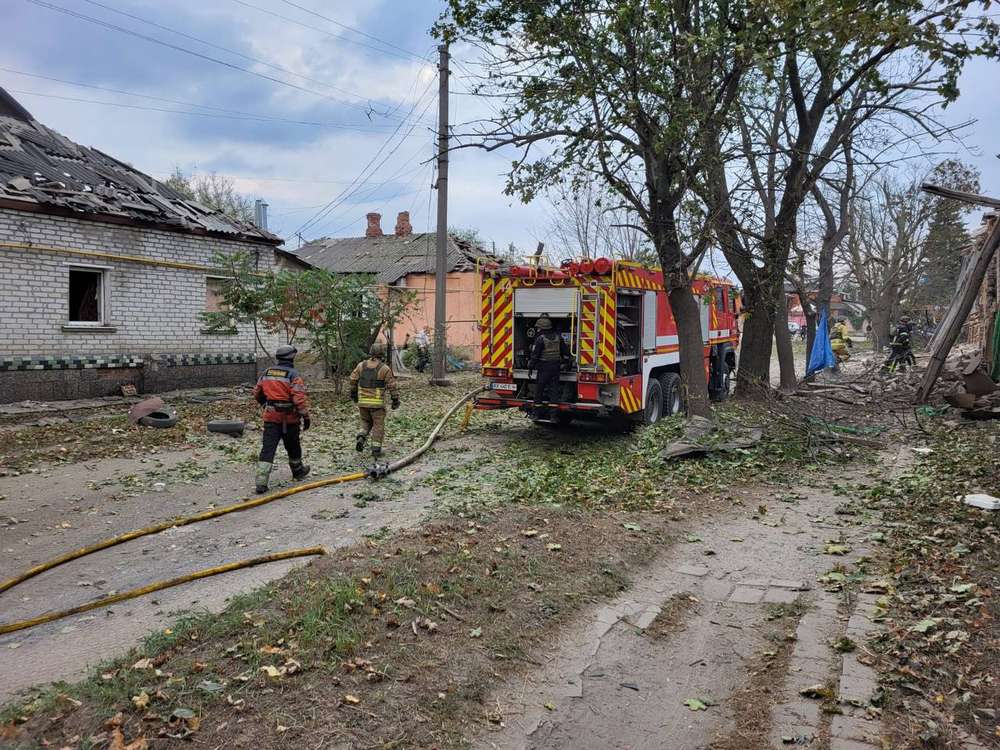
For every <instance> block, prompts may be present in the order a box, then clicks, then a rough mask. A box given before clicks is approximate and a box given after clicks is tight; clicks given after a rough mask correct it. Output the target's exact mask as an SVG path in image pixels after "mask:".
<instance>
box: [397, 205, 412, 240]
mask: <svg viewBox="0 0 1000 750" xmlns="http://www.w3.org/2000/svg"><path fill="white" fill-rule="evenodd" d="M411 234H413V225H412V224H410V212H409V211H400V212H399V214H397V216H396V236H397V237H409V236H410V235H411Z"/></svg>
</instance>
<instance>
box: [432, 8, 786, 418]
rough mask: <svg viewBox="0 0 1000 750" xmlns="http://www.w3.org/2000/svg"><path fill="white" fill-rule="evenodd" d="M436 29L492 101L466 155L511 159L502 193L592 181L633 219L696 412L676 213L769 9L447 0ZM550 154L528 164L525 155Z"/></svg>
mask: <svg viewBox="0 0 1000 750" xmlns="http://www.w3.org/2000/svg"><path fill="white" fill-rule="evenodd" d="M449 8H450V15H449V16H448V17H447V18H445V19H442V22H441V23H439V25H438V28H437V32H438V33H439V34H440V35H441V36H442V37H443V38H444V39H446V40H449V41H450V40H463V41H467V42H470V43H471V44H473V45H476V46H477V47H478V48H479V49H480V50H481V51H482V54H483V55H484V57H485V63H484V66H483V67H484V70H486V71H488V73H487V75H486V76H485V77H484V78H483V79H482V80H481V81H480V82H479V85H478V86H477V87H476V90H477V93H486V94H488V95H490V96H492V97H495V99H494V100H496V101H500V102H502V109H501V110H500V112H499V113H498V114H497V116H496V117H495V118H491V119H489V120H485V121H480V122H479V123H477V124H476V125H477V126H474V127H472V132H471V133H469V134H466V136H465V137H467V139H468V141H469V142H468V143H467V144H463V145H466V146H474V147H479V148H483V149H486V150H494V149H498V148H502V147H506V146H512V147H516V148H518V149H519V150H520V153H519V155H518V157H517V158H516V159H515V160H514V162H513V164H512V168H511V171H510V173H509V178H508V183H507V192H508V194H512V195H515V194H516V195H519V196H520V197H521V198H522V200H524V201H525V202H527V201H530V200H531V199H532V198H533V197H535V196H536V195H537V194H539V193H540V192H542V191H544V190H546V189H548V188H551V187H552V186H554V185H556V184H558V183H559V182H561V181H564V180H565V181H567V183H568V184H567V189H569V190H570V191H571V192H579V190H580V189H581V188H582V187H583V186H584V185H585V184H586V183H587V182H588V181H599V183H600V184H601V185H602V187H604V186H606V189H607V190H608V191H609V192H611V193H613V194H614V195H615V196H616V197H617V198H618V199H619V200H620V202H621V204H622V205H623V206H626V207H627V208H628V210H629V211H631V212H632V213H633V214H634V216H635V217H636V223H637V225H638V226H640V227H641V228H642V231H643V232H644V233H645V235H646V236H647V237H648V238H649V241H650V243H651V245H652V246H653V248H654V249H655V250H656V254H657V258H658V260H659V263H660V266H661V267H662V269H663V277H664V287H665V290H666V292H667V294H668V297H669V300H670V306H671V308H672V310H673V314H674V319H675V320H676V322H677V332H678V338H679V345H680V377H681V381H682V384H683V386H684V387H685V388H686V391H687V394H686V395H687V404H688V412H689V413H691V414H698V415H708V414H710V413H711V408H710V406H709V403H708V396H707V384H706V378H705V370H704V359H703V342H702V334H701V323H700V312H699V303H698V300H697V299H696V298H695V295H694V294H693V292H692V288H691V281H692V266H693V265H694V264H695V263H696V262H697V260H698V258H700V257H701V255H702V254H703V253H704V251H705V249H706V248H707V236H705V235H704V234H703V233H702V234H701V235H700V236H701V239H700V240H699V243H698V245H696V246H695V247H685V246H684V244H683V243H682V237H681V234H680V232H679V228H678V224H679V221H680V217H679V213H680V208H681V206H682V204H683V203H684V202H685V200H687V199H689V191H690V188H691V187H692V179H693V177H694V176H696V175H698V174H700V172H701V171H702V169H703V167H704V164H705V160H706V158H707V157H709V156H711V155H712V153H713V152H712V151H711V149H710V147H711V145H712V144H713V143H715V142H716V141H717V140H718V139H719V138H720V135H721V134H722V133H724V132H727V129H728V128H729V127H730V126H731V124H732V117H731V114H732V106H733V102H734V101H735V99H736V95H737V93H738V92H739V88H740V83H741V80H742V78H743V76H744V74H745V73H746V71H747V70H748V69H749V68H750V67H751V66H752V65H753V64H754V61H755V56H756V54H757V53H758V52H759V53H761V54H764V53H766V50H767V48H768V46H769V45H768V44H767V41H768V40H767V39H766V37H767V36H768V34H769V33H770V27H771V25H772V22H773V19H774V18H775V14H774V13H773V12H772V8H770V7H768V5H767V3H759V2H749V1H748V0H718V1H713V0H690V1H689V2H686V3H666V2H660V1H659V0H656V1H653V0H615V1H613V0H534V1H533V2H526V1H525V0H449ZM541 142H546V143H547V145H548V147H549V148H550V151H549V152H548V153H545V154H539V155H538V156H536V154H535V152H534V151H533V146H535V145H536V144H539V143H541Z"/></svg>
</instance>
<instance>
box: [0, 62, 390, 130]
mask: <svg viewBox="0 0 1000 750" xmlns="http://www.w3.org/2000/svg"><path fill="white" fill-rule="evenodd" d="M0 70H2V71H4V72H6V73H13V74H15V75H19V76H27V77H29V78H38V79H41V80H43V81H53V82H55V83H62V84H66V85H67V86H79V87H81V88H87V89H94V90H96V91H107V92H109V93H112V94H124V95H125V96H135V97H139V98H140V99H149V100H151V101H156V102H165V103H167V104H179V105H181V106H183V107H198V108H201V109H210V110H213V111H215V112H223V113H225V114H229V115H241V116H242V119H248V120H260V121H263V122H286V123H290V124H293V125H314V126H317V127H325V128H346V129H349V130H357V131H358V132H362V133H367V132H370V131H371V130H373V129H384V128H390V127H392V126H391V125H375V124H374V123H373V124H370V125H350V124H348V123H339V122H318V121H313V120H294V119H291V118H288V117H276V116H274V115H264V114H258V113H256V112H245V111H243V110H239V109H228V108H226V107H215V106H213V105H211V104H198V103H196V102H185V101H182V100H179V99H169V98H167V97H163V96H152V95H150V94H140V93H137V92H135V91H126V90H124V89H116V88H110V87H108V86H97V85H95V84H92V83H83V82H82V81H68V80H66V79H63V78H55V77H53V76H46V75H41V74H39V73H28V72H26V71H23V70H15V69H14V68H6V67H3V66H0ZM21 93H27V94H34V95H35V96H54V95H53V94H43V93H38V92H32V91H26V92H21ZM79 101H89V102H93V103H94V104H108V105H111V106H116V104H115V103H114V102H101V101H97V100H91V99H80V100H79ZM133 106H137V105H133ZM147 109H150V110H151V111H161V112H177V114H192V115H203V116H207V115H208V113H205V112H181V111H179V110H169V109H163V110H161V109H154V108H153V107H148V108H147Z"/></svg>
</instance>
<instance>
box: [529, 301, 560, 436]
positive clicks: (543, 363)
mask: <svg viewBox="0 0 1000 750" xmlns="http://www.w3.org/2000/svg"><path fill="white" fill-rule="evenodd" d="M535 329H536V330H537V331H538V335H537V336H536V337H535V341H534V343H533V344H532V345H531V357H530V359H529V360H528V377H529V378H530V377H531V371H532V370H537V371H538V380H537V382H536V383H535V411H534V416H535V417H536V418H537V417H538V415H539V413H540V411H541V408H542V404H543V403H544V402H545V401H558V400H559V373H560V372H561V371H562V365H563V362H564V361H565V360H567V359H569V347H568V346H567V345H566V342H565V341H563V337H562V336H561V335H560V334H559V333H558V332H557V331H554V330H552V321H551V320H550V319H549V318H548V317H545V316H543V317H541V318H539V319H538V321H537V322H536V323H535ZM550 390H551V391H553V392H554V394H553V397H552V398H551V399H550V398H548V395H549V391H550Z"/></svg>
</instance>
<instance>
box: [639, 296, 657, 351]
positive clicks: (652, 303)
mask: <svg viewBox="0 0 1000 750" xmlns="http://www.w3.org/2000/svg"><path fill="white" fill-rule="evenodd" d="M642 348H643V349H655V348H656V292H646V294H645V296H643V298H642Z"/></svg>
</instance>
